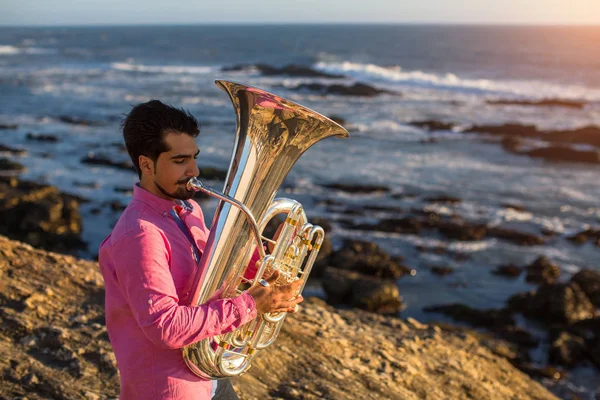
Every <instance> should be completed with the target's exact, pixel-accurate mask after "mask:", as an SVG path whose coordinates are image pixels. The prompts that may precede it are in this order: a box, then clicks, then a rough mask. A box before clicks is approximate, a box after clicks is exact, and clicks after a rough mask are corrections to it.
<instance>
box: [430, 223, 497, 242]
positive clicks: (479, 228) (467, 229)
mask: <svg viewBox="0 0 600 400" xmlns="http://www.w3.org/2000/svg"><path fill="white" fill-rule="evenodd" d="M433 226H437V228H438V230H439V232H440V233H441V234H442V235H444V236H446V237H447V238H448V239H453V240H461V241H476V240H482V239H483V238H484V237H485V235H486V233H487V227H486V226H485V225H483V224H479V225H475V224H469V223H467V222H464V221H461V222H454V221H440V222H437V223H434V224H433Z"/></svg>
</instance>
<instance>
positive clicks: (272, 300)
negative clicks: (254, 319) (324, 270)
mask: <svg viewBox="0 0 600 400" xmlns="http://www.w3.org/2000/svg"><path fill="white" fill-rule="evenodd" d="M277 278H279V271H275V272H274V273H273V274H272V275H271V276H269V277H268V278H267V279H266V281H267V282H268V283H269V286H263V285H260V284H258V285H255V286H253V287H251V288H250V289H248V293H249V294H250V295H251V296H252V297H253V298H254V302H255V303H256V310H257V312H258V314H265V313H272V312H294V311H295V307H296V304H298V303H301V302H302V301H303V300H304V298H303V297H302V296H301V295H297V293H298V291H299V289H300V286H301V285H302V283H303V280H302V279H298V280H297V281H295V282H292V283H290V284H289V285H281V286H276V285H275V282H276V281H277Z"/></svg>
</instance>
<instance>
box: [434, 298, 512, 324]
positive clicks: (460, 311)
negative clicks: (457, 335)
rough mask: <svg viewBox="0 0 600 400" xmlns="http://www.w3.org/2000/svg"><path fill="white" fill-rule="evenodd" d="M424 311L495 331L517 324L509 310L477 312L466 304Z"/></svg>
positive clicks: (443, 306)
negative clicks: (495, 329)
mask: <svg viewBox="0 0 600 400" xmlns="http://www.w3.org/2000/svg"><path fill="white" fill-rule="evenodd" d="M423 311H425V312H437V313H442V314H444V315H447V316H449V317H451V318H452V319H454V320H455V321H459V322H466V323H468V324H469V325H472V326H475V327H480V328H488V329H494V328H498V327H501V326H505V325H514V324H515V320H514V318H513V317H512V316H511V314H510V312H509V311H508V310H476V309H473V308H471V307H469V306H466V305H464V304H449V305H437V306H431V307H425V308H423Z"/></svg>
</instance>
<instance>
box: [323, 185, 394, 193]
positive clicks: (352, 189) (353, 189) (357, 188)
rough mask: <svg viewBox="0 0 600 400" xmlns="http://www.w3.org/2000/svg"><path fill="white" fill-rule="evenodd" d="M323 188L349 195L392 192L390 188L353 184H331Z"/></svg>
mask: <svg viewBox="0 0 600 400" xmlns="http://www.w3.org/2000/svg"><path fill="white" fill-rule="evenodd" d="M323 186H324V187H326V188H328V189H335V190H341V191H344V192H349V193H387V192H389V191H390V188H388V187H387V186H378V185H360V184H352V183H331V184H325V185H323Z"/></svg>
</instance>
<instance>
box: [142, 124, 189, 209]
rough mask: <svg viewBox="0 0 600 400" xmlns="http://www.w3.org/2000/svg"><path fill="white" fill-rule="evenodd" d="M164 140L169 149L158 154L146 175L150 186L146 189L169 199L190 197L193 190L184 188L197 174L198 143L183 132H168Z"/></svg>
mask: <svg viewBox="0 0 600 400" xmlns="http://www.w3.org/2000/svg"><path fill="white" fill-rule="evenodd" d="M164 141H165V143H166V144H167V146H168V147H169V148H170V150H169V151H166V152H164V153H161V154H160V155H159V156H158V159H157V160H156V163H154V165H153V167H154V168H152V171H151V174H150V176H149V177H148V178H149V180H150V182H148V183H150V187H149V188H146V189H147V190H150V191H151V192H153V193H154V194H156V195H157V196H159V197H162V198H165V199H169V200H173V199H180V200H187V199H190V198H191V197H192V196H193V195H194V192H190V191H188V190H187V189H186V183H187V181H188V180H189V179H190V178H191V177H194V176H198V174H199V171H198V165H197V164H196V157H197V156H198V153H199V152H200V150H198V145H196V141H195V139H194V138H193V137H192V136H190V135H188V134H185V133H168V134H167V135H166V136H165V138H164ZM150 162H151V161H150Z"/></svg>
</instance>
